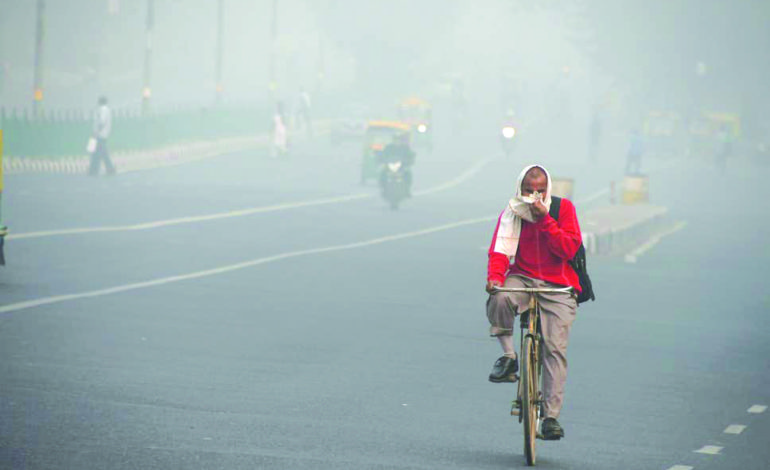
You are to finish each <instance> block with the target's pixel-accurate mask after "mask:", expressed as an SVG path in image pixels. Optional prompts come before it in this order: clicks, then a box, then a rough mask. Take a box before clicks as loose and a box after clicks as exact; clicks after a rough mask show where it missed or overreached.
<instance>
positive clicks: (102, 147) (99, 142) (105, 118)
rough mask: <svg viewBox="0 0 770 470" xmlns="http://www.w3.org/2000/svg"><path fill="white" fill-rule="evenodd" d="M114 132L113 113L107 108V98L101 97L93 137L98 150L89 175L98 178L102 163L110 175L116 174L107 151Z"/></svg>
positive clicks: (95, 116)
mask: <svg viewBox="0 0 770 470" xmlns="http://www.w3.org/2000/svg"><path fill="white" fill-rule="evenodd" d="M111 132H112V112H111V111H110V108H109V107H108V106H107V98H106V97H104V96H101V97H99V107H98V108H97V110H96V113H95V115H94V126H93V137H94V138H95V139H96V149H95V150H94V151H93V153H91V165H90V167H89V168H88V174H89V175H91V176H97V175H98V174H99V169H100V167H101V163H102V162H104V168H105V170H106V171H107V174H108V175H114V174H115V166H114V165H113V164H112V160H110V153H109V151H108V150H107V139H108V138H109V137H110V133H111Z"/></svg>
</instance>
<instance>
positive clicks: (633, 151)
mask: <svg viewBox="0 0 770 470" xmlns="http://www.w3.org/2000/svg"><path fill="white" fill-rule="evenodd" d="M643 154H644V140H643V139H642V134H641V132H639V129H638V128H634V129H632V130H631V136H630V138H629V143H628V153H627V154H626V175H629V176H633V175H638V174H639V172H640V171H641V169H642V155H643Z"/></svg>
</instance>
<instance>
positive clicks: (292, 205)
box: [5, 193, 373, 240]
mask: <svg viewBox="0 0 770 470" xmlns="http://www.w3.org/2000/svg"><path fill="white" fill-rule="evenodd" d="M372 196H373V194H366V193H361V194H351V195H349V196H340V197H331V198H326V199H316V200H311V201H300V202H289V203H283V204H275V205H272V206H262V207H251V208H248V209H241V210H235V211H229V212H219V213H216V214H208V215H200V216H191V217H180V218H177V219H166V220H158V221H155V222H147V223H143V224H135V225H116V226H111V227H86V228H72V229H62V230H46V231H40V232H26V233H16V234H13V233H11V234H9V235H8V236H6V237H5V238H6V239H7V240H18V239H22V238H39V237H50V236H54V235H75V234H82V233H95V232H124V231H130V230H149V229H154V228H159V227H166V226H169V225H179V224H190V223H195V222H203V221H209V220H217V219H225V218H229V217H243V216H246V215H252V214H259V213H263V212H275V211H282V210H288V209H297V208H300V207H309V206H319V205H323V204H334V203H340V202H348V201H353V200H357V199H366V198H370V197H372Z"/></svg>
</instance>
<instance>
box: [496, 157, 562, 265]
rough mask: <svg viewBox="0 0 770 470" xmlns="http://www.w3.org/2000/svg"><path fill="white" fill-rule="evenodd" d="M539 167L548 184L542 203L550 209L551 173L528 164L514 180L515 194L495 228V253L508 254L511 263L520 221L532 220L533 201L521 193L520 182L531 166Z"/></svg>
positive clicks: (516, 243)
mask: <svg viewBox="0 0 770 470" xmlns="http://www.w3.org/2000/svg"><path fill="white" fill-rule="evenodd" d="M535 167H537V168H540V169H541V170H543V173H545V177H546V180H547V181H548V184H547V186H546V190H545V200H544V201H543V205H544V206H545V208H546V209H547V210H550V209H551V174H550V173H548V170H546V169H545V167H543V166H542V165H529V166H528V167H526V168H524V169H523V170H521V174H519V179H518V180H517V181H516V196H515V197H514V198H513V199H511V200H510V201H508V205H507V206H506V208H505V211H503V215H502V216H501V217H500V225H499V227H498V229H497V239H496V240H495V248H494V251H495V253H502V254H504V255H506V256H508V259H509V260H510V261H511V263H513V262H514V260H515V259H516V250H518V248H519V238H520V237H521V222H522V220H526V221H527V222H534V221H535V218H534V217H533V215H532V204H533V203H534V202H535V198H533V197H525V196H523V195H522V193H521V184H522V183H523V182H524V177H525V176H526V175H527V172H528V171H529V170H531V169H532V168H535Z"/></svg>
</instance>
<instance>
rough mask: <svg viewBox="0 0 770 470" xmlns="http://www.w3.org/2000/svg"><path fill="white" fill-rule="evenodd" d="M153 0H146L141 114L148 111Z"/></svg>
mask: <svg viewBox="0 0 770 470" xmlns="http://www.w3.org/2000/svg"><path fill="white" fill-rule="evenodd" d="M154 7H155V0H147V29H146V42H145V46H144V47H145V48H144V87H143V88H142V115H145V116H146V115H147V114H148V113H149V112H150V96H152V89H151V88H150V77H151V65H152V30H153V27H154V24H155V12H154V10H155V8H154Z"/></svg>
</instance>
